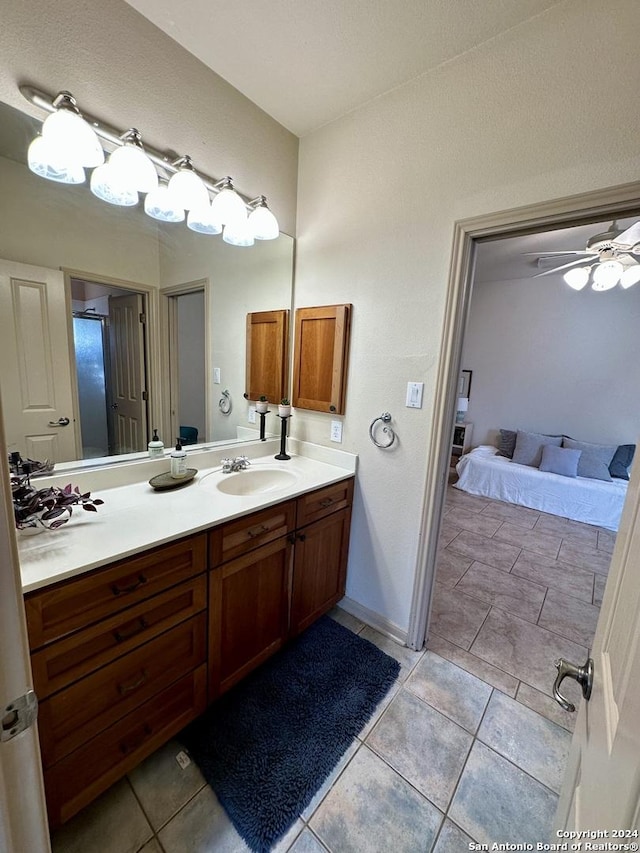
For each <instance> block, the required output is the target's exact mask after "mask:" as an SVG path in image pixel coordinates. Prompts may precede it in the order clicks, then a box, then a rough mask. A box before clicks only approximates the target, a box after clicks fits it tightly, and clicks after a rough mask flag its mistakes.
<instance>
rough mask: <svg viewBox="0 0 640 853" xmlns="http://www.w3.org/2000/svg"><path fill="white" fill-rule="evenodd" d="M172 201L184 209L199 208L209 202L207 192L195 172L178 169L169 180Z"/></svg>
mask: <svg viewBox="0 0 640 853" xmlns="http://www.w3.org/2000/svg"><path fill="white" fill-rule="evenodd" d="M169 192H170V193H171V195H172V197H173V200H174V203H175V204H176V205H178V206H179V207H182V208H184V209H185V210H201V209H203V208H205V207H206V206H207V205H208V204H209V193H208V192H207V188H206V187H205V185H204V184H203V183H202V180H201V178H199V177H198V176H197V175H196V173H195V172H193V171H192V170H191V169H180V171H179V172H176V173H175V175H173V176H172V178H171V180H170V181H169Z"/></svg>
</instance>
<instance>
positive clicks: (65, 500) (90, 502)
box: [11, 466, 104, 530]
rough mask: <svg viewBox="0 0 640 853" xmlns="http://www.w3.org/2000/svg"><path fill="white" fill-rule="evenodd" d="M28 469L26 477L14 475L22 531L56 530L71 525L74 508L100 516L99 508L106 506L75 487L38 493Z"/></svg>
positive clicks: (18, 524) (15, 506) (16, 511)
mask: <svg viewBox="0 0 640 853" xmlns="http://www.w3.org/2000/svg"><path fill="white" fill-rule="evenodd" d="M24 467H25V466H23V473H22V474H11V492H12V497H13V513H14V517H15V523H16V527H17V528H18V530H25V529H27V528H44V529H45V530H55V529H56V528H57V527H61V526H62V525H63V524H66V523H67V521H69V519H70V518H71V515H72V513H73V507H74V506H81V507H82V509H84V510H86V512H97V507H99V506H101V505H102V504H103V503H104V501H102V500H100V498H95V499H92V498H91V492H85V493H84V494H82V493H81V492H80V489H79V488H78V487H77V486H72V485H71V483H69V485H67V486H65V487H64V488H63V489H60V488H58V487H57V486H47V487H45V488H43V489H35V488H34V487H33V486H32V485H31V481H30V472H29V471H24ZM27 467H28V466H27Z"/></svg>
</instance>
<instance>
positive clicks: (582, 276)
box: [563, 267, 591, 290]
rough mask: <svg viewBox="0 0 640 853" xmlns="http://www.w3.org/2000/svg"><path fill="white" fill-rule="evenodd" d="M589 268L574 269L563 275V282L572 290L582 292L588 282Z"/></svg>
mask: <svg viewBox="0 0 640 853" xmlns="http://www.w3.org/2000/svg"><path fill="white" fill-rule="evenodd" d="M590 271H591V268H590V267H574V269H572V270H567V271H566V273H565V274H564V275H563V278H564V280H565V281H566V283H567V284H568V285H569V287H572V288H573V289H574V290H582V288H583V287H585V286H586V284H587V282H588V281H589V273H590Z"/></svg>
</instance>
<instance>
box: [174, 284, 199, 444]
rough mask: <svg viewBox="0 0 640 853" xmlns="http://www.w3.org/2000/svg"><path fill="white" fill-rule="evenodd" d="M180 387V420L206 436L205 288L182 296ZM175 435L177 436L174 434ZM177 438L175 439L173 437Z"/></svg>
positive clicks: (179, 302)
mask: <svg viewBox="0 0 640 853" xmlns="http://www.w3.org/2000/svg"><path fill="white" fill-rule="evenodd" d="M177 301H178V311H177V314H178V324H177V325H178V388H179V403H178V412H179V421H180V424H183V425H184V426H193V427H195V428H196V429H197V430H198V439H199V441H204V440H205V436H206V408H205V390H204V389H205V350H204V329H205V315H204V291H202V290H201V291H198V292H197V293H184V294H182V296H179V297H178V300H177ZM174 437H175V436H174ZM171 441H173V438H172V439H171Z"/></svg>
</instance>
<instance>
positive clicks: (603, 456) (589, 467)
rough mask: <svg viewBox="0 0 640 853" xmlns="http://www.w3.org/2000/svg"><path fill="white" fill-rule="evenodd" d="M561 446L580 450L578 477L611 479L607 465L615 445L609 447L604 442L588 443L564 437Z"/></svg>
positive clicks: (609, 462) (615, 447) (615, 448)
mask: <svg viewBox="0 0 640 853" xmlns="http://www.w3.org/2000/svg"><path fill="white" fill-rule="evenodd" d="M562 446H563V447H568V448H570V449H572V450H581V451H582V454H581V456H580V459H579V460H578V477H589V478H590V479H592V480H611V474H610V473H609V465H610V464H611V460H612V459H613V454H614V453H615V452H616V450H617V449H618V448H617V446H613V447H610V446H608V445H605V444H589V443H588V442H586V441H574V439H572V438H565V439H563V441H562Z"/></svg>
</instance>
